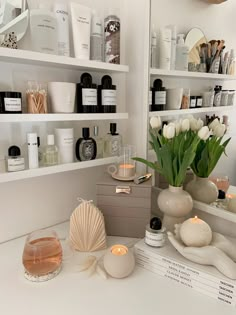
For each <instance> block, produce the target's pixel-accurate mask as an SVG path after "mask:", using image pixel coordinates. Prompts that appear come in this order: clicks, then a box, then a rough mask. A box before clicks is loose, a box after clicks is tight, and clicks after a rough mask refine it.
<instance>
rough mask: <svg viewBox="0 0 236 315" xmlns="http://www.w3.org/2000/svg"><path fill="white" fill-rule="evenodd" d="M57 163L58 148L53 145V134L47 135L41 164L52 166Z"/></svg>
mask: <svg viewBox="0 0 236 315" xmlns="http://www.w3.org/2000/svg"><path fill="white" fill-rule="evenodd" d="M57 164H58V149H57V147H56V146H55V140H54V135H48V137H47V145H46V147H45V149H44V153H43V165H44V166H53V165H57Z"/></svg>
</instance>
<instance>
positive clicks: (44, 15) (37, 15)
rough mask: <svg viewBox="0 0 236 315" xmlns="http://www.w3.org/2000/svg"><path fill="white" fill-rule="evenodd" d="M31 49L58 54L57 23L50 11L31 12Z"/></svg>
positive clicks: (36, 10) (38, 10)
mask: <svg viewBox="0 0 236 315" xmlns="http://www.w3.org/2000/svg"><path fill="white" fill-rule="evenodd" d="M30 39H31V49H32V50H33V51H38V52H41V53H46V54H54V55H57V54H58V49H57V21H56V18H55V14H54V13H52V12H50V11H49V10H48V9H34V10H30Z"/></svg>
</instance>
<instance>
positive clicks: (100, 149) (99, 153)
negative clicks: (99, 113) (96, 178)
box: [93, 126, 104, 159]
mask: <svg viewBox="0 0 236 315" xmlns="http://www.w3.org/2000/svg"><path fill="white" fill-rule="evenodd" d="M93 138H94V140H95V141H96V144H97V156H96V158H97V159H102V158H103V148H104V140H103V138H102V137H100V136H99V127H98V126H94V127H93Z"/></svg>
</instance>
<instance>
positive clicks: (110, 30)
mask: <svg viewBox="0 0 236 315" xmlns="http://www.w3.org/2000/svg"><path fill="white" fill-rule="evenodd" d="M116 11H117V10H116V9H114V10H113V9H111V8H109V10H108V13H107V14H106V15H105V19H104V31H105V34H104V41H105V62H109V63H115V64H120V18H119V17H118V14H117V12H116Z"/></svg>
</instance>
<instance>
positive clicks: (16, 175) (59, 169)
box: [0, 157, 117, 183]
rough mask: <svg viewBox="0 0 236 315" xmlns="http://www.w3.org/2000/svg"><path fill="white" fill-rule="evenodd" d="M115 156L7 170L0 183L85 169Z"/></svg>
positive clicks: (109, 161) (99, 164)
mask: <svg viewBox="0 0 236 315" xmlns="http://www.w3.org/2000/svg"><path fill="white" fill-rule="evenodd" d="M116 159H117V157H108V158H103V159H97V160H91V161H84V162H74V163H68V164H59V165H55V166H50V167H40V168H36V169H31V170H29V169H28V170H24V171H19V172H11V173H10V172H9V173H2V174H0V183H6V182H13V181H17V180H22V179H28V178H33V177H39V176H44V175H52V174H57V173H63V172H69V171H75V170H80V169H85V168H89V167H95V166H102V165H108V164H111V163H114V162H116Z"/></svg>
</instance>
